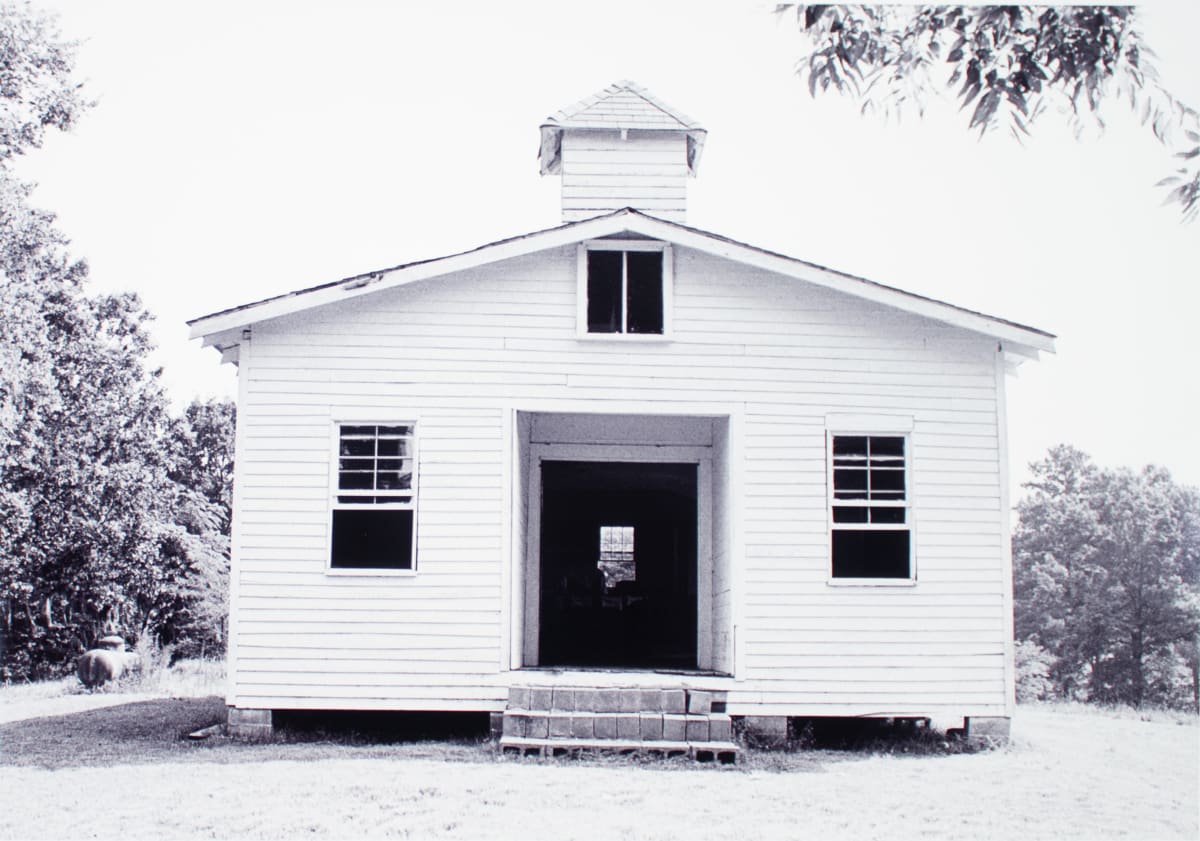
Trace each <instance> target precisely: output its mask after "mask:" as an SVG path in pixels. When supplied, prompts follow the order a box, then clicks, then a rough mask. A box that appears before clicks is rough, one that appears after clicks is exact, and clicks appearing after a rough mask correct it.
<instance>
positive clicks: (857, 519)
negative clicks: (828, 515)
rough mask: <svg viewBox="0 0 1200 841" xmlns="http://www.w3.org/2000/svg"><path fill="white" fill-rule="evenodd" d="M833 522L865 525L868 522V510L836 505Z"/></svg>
mask: <svg viewBox="0 0 1200 841" xmlns="http://www.w3.org/2000/svg"><path fill="white" fill-rule="evenodd" d="M833 521H834V522H835V523H865V522H866V521H867V509H865V508H859V507H847V506H842V505H835V506H834V507H833Z"/></svg>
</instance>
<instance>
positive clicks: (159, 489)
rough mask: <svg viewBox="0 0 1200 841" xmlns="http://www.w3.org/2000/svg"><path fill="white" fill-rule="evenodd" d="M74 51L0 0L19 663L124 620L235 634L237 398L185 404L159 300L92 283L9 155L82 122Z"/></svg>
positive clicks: (3, 491) (13, 593) (5, 592)
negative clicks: (171, 380)
mask: <svg viewBox="0 0 1200 841" xmlns="http://www.w3.org/2000/svg"><path fill="white" fill-rule="evenodd" d="M72 63H73V47H72V45H71V44H68V43H65V42H62V41H61V40H59V38H58V35H57V32H56V30H55V28H54V25H53V22H52V20H51V19H49V18H47V17H45V16H44V15H41V14H39V13H36V12H34V11H33V10H32V9H31V8H30V7H29V6H28V5H22V6H16V5H11V4H0V655H2V657H3V670H4V674H5V675H6V676H7V677H37V676H46V675H53V674H59V673H62V672H64V671H67V670H69V668H70V665H71V662H72V661H73V659H74V657H75V655H76V654H78V653H79V652H80V651H82V650H83V649H84V648H85V647H86V646H88V645H90V644H91V643H92V642H93V641H94V640H95V639H96V638H97V637H99V636H103V635H104V634H105V633H108V632H112V631H119V632H121V633H123V634H124V635H125V636H127V637H129V638H130V639H131V640H133V639H136V638H139V637H146V636H151V637H155V638H160V639H164V640H165V641H172V642H174V641H177V640H179V639H181V638H184V639H189V638H192V637H196V636H199V635H201V634H202V633H203V634H207V635H208V637H206V639H208V638H212V639H214V640H215V641H216V642H220V643H223V634H224V632H223V629H222V627H221V623H220V622H219V621H218V622H216V627H215V629H207V628H206V629H204V630H203V631H202V630H201V628H200V625H201V624H202V623H204V622H207V621H209V620H210V619H212V609H213V608H212V601H213V598H214V596H213V595H212V591H213V590H214V588H215V589H216V590H217V591H219V589H220V587H221V583H222V578H221V576H222V574H223V572H222V571H224V570H227V568H228V540H227V534H228V524H229V512H228V497H227V495H225V496H223V495H222V494H223V493H224V492H223V490H222V488H221V487H220V485H221V482H222V481H223V477H224V476H225V475H226V473H227V470H228V466H227V465H223V464H222V463H221V459H222V458H224V457H225V455H224V452H225V451H224V450H222V448H221V446H220V443H219V441H218V440H217V439H219V438H220V435H219V432H218V428H219V427H220V425H221V423H222V421H223V419H224V418H226V417H227V418H229V419H230V421H231V419H232V415H231V413H230V412H229V411H228V410H223V409H221V408H220V407H219V406H211V407H208V408H205V407H203V406H201V408H198V409H195V410H194V411H193V413H192V414H191V415H185V418H184V419H183V420H182V421H180V422H173V421H172V419H171V416H170V412H169V409H168V403H167V400H166V397H165V395H164V393H163V389H162V386H161V384H160V382H159V372H158V371H155V370H150V369H149V368H148V367H147V365H146V363H145V358H146V355H147V353H148V352H149V350H150V347H151V346H150V340H149V337H148V334H147V333H146V330H145V324H146V321H147V320H148V319H149V315H148V313H146V312H145V310H144V309H143V308H142V306H141V303H140V301H139V300H138V299H137V297H136V296H134V295H131V294H123V295H90V294H88V292H87V290H86V288H85V281H86V276H87V266H86V264H84V263H83V262H82V261H77V260H73V259H72V258H71V257H70V256H69V254H68V252H67V247H66V246H67V242H66V239H65V238H64V237H63V236H62V234H61V233H59V232H58V231H57V230H56V229H55V227H54V217H53V216H52V215H51V214H49V213H46V212H44V211H40V210H37V209H34V208H31V207H30V206H29V205H28V198H29V192H30V188H29V186H28V185H26V184H23V183H21V182H20V181H19V180H17V179H16V178H15V177H14V175H13V173H12V171H11V162H12V160H13V158H14V157H16V156H18V155H21V154H24V153H25V152H26V151H28V150H30V149H32V148H35V147H37V146H38V145H39V144H40V143H41V141H42V138H43V136H44V132H45V130H46V129H48V128H59V129H62V128H67V127H69V126H70V125H72V124H73V123H74V121H75V120H76V118H77V117H78V115H79V114H80V113H81V112H82V110H83V109H84V108H85V107H86V105H87V103H86V102H85V101H84V100H83V99H82V98H81V95H80V89H79V86H78V85H77V84H75V83H74V82H72V81H71V78H70V75H71V71H72ZM222 412H224V414H222ZM206 413H209V414H211V415H212V417H211V418H207V417H206V416H205V415H206ZM180 424H182V426H181V425H180ZM185 433H186V434H185ZM188 435H191V437H188ZM209 439H213V441H215V442H216V443H213V442H210V441H209ZM210 450H211V451H212V455H211V456H210V455H209V451H210ZM222 471H226V473H223V472H222ZM226 574H227V573H226ZM189 635H190V637H189Z"/></svg>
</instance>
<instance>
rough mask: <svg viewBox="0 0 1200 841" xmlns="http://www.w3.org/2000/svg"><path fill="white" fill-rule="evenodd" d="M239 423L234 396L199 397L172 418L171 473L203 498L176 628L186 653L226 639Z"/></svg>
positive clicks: (215, 647) (219, 646) (210, 649)
mask: <svg viewBox="0 0 1200 841" xmlns="http://www.w3.org/2000/svg"><path fill="white" fill-rule="evenodd" d="M235 424H236V407H235V405H234V404H233V402H231V401H228V400H208V401H200V400H194V401H192V403H191V404H190V405H188V407H187V408H186V409H185V410H184V413H183V415H182V416H180V417H177V418H175V419H174V420H173V421H172V423H171V430H170V444H171V457H172V469H171V478H172V479H173V480H174V481H175V482H176V483H177V484H178V485H179V486H180V487H183V488H187V489H189V490H190V491H192V492H194V493H195V494H198V495H199V497H200V499H202V500H203V504H199V505H197V504H196V503H197V502H198V500H193V506H194V507H193V508H192V509H191V512H190V513H191V514H192V515H193V516H192V518H191V524H190V527H189V533H190V534H191V535H192V539H193V540H194V541H195V542H196V544H197V545H195V546H194V547H193V548H192V549H191V551H190V552H189V553H188V554H189V556H190V557H191V558H192V559H193V563H192V565H191V567H190V569H189V571H188V574H187V576H186V577H185V578H184V580H183V582H182V587H181V588H180V595H181V596H182V597H183V598H184V600H185V602H186V605H187V607H186V609H185V611H184V613H183V615H182V616H181V617H180V619H179V621H178V622H177V623H176V626H175V627H173V628H172V629H171V631H172V633H171V636H172V639H173V641H175V643H176V645H177V651H178V652H179V653H180V654H181V655H188V654H200V655H201V656H204V655H206V654H211V653H215V652H219V651H223V650H224V648H225V644H226V639H227V637H226V626H227V624H228V614H229V527H230V521H231V519H232V513H233V444H234V429H235Z"/></svg>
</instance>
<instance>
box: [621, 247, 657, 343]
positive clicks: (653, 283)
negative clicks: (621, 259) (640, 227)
mask: <svg viewBox="0 0 1200 841" xmlns="http://www.w3.org/2000/svg"><path fill="white" fill-rule="evenodd" d="M625 265H626V277H627V284H626V285H627V289H626V292H625V309H626V312H627V313H628V319H627V321H628V324H627V327H628V332H630V333H662V331H663V276H662V275H663V272H662V252H661V251H630V252H628V253H626V255H625Z"/></svg>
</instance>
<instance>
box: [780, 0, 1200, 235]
mask: <svg viewBox="0 0 1200 841" xmlns="http://www.w3.org/2000/svg"><path fill="white" fill-rule="evenodd" d="M775 11H776V14H777V15H779V16H781V17H782V16H789V17H794V19H795V22H796V23H797V25H798V26H799V29H800V31H801V32H802V33H803V34H804V36H805V37H806V39H807V40H808V42H809V44H810V45H811V50H810V51H809V52H808V53H807V54H805V55H804V56H803V57H802V58H801V59H800V61H799V62H798V63H797V69H796V72H797V73H798V75H800V76H801V78H803V79H804V80H805V81H806V82H807V84H808V90H809V93H810V94H811V95H812V96H816V95H817V94H818V93H824V92H826V91H829V90H833V91H836V92H837V93H839V94H844V95H849V96H853V97H854V98H856V99H857V100H859V102H860V103H861V109H862V112H863V113H864V114H865V113H867V112H870V111H875V112H878V113H881V114H883V115H884V116H891V115H896V116H899V115H900V113H901V112H902V111H904V110H906V109H910V108H915V109H916V110H917V112H918V114H921V115H923V114H924V113H925V108H926V106H927V104H928V100H929V97H930V95H932V94H934V93H935V92H937V91H939V90H946V91H948V92H950V93H951V94H952V96H953V97H954V99H955V100H957V102H958V104H959V107H960V110H963V111H966V112H968V113H969V117H968V121H967V128H968V129H969V130H974V129H978V130H979V132H980V136H982V135H983V134H986V133H988V132H989V131H992V130H994V129H998V128H1003V127H1007V129H1008V131H1009V133H1010V134H1012V136H1014V137H1015V138H1017V139H1018V140H1020V139H1021V138H1022V137H1023V136H1026V135H1030V134H1031V133H1032V129H1033V126H1034V124H1035V123H1036V122H1037V121H1038V120H1039V119H1040V118H1042V117H1043V116H1044V115H1045V114H1046V113H1047V112H1050V111H1057V112H1058V113H1060V114H1065V115H1066V117H1067V119H1069V120H1070V121H1071V123H1072V126H1073V128H1074V130H1075V133H1076V136H1079V135H1081V134H1082V133H1083V132H1084V131H1085V130H1087V128H1088V127H1089V126H1094V127H1095V128H1097V129H1099V130H1103V128H1104V119H1103V117H1102V115H1101V110H1102V106H1103V104H1104V103H1105V102H1106V101H1110V100H1112V101H1124V102H1127V103H1128V104H1129V106H1130V108H1131V109H1132V110H1133V112H1134V113H1135V114H1136V115H1137V116H1138V118H1139V119H1140V120H1141V122H1142V124H1143V125H1145V126H1147V127H1148V128H1149V129H1150V130H1151V131H1152V132H1153V134H1154V136H1155V137H1156V138H1157V139H1158V140H1159V142H1161V143H1162V144H1163V145H1164V146H1165V147H1166V148H1168V149H1169V150H1170V151H1172V152H1173V154H1174V156H1175V157H1176V158H1178V159H1179V160H1180V164H1179V165H1178V167H1177V168H1176V170H1175V171H1174V172H1172V173H1171V174H1170V175H1168V176H1167V177H1166V178H1164V179H1163V180H1162V181H1160V182H1159V184H1158V186H1160V187H1163V188H1165V189H1166V190H1167V195H1166V197H1165V199H1164V204H1166V203H1175V204H1178V205H1179V207H1180V211H1181V214H1182V216H1183V218H1184V219H1185V220H1187V221H1192V220H1194V219H1195V218H1196V216H1197V213H1198V212H1200V118H1198V115H1197V112H1196V111H1195V110H1194V109H1192V108H1191V107H1189V106H1187V105H1185V104H1184V103H1183V102H1180V101H1179V100H1178V99H1176V98H1175V97H1174V96H1173V95H1171V93H1170V92H1169V91H1168V90H1167V89H1166V88H1165V87H1164V86H1163V84H1162V82H1161V80H1160V77H1159V74H1158V71H1157V70H1156V68H1155V67H1154V62H1153V59H1154V53H1153V52H1152V51H1151V50H1150V49H1149V47H1147V46H1146V44H1145V43H1144V41H1143V39H1142V35H1141V33H1140V31H1139V30H1138V28H1137V12H1136V9H1135V8H1134V7H1132V6H966V5H957V6H955V5H948V6H934V5H922V6H876V5H860V4H839V5H826V4H796V3H782V4H779V5H777V6H776V9H775Z"/></svg>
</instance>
